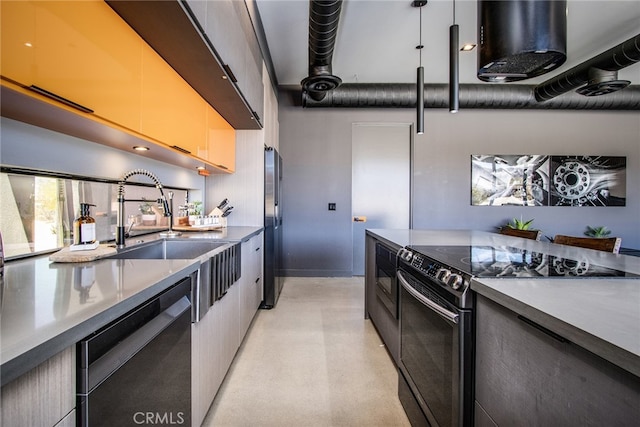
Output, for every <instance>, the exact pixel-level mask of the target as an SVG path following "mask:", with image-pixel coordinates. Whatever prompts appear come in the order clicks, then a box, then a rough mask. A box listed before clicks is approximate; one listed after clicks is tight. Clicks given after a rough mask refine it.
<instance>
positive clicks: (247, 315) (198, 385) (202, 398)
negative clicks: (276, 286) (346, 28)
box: [191, 233, 262, 426]
mask: <svg viewBox="0 0 640 427" xmlns="http://www.w3.org/2000/svg"><path fill="white" fill-rule="evenodd" d="M241 257H242V264H241V269H242V270H241V277H240V279H239V280H238V281H237V282H235V283H234V284H233V285H232V286H231V287H230V288H229V290H228V291H227V293H226V294H225V295H224V296H223V297H222V298H221V299H220V300H218V301H216V302H215V304H213V306H211V308H210V309H209V311H208V312H207V314H206V315H205V316H204V317H203V318H202V320H200V322H198V323H194V324H193V325H192V333H193V334H192V341H191V342H192V344H191V345H192V367H191V375H192V383H191V395H192V423H193V426H200V425H201V424H202V421H203V420H204V417H205V416H206V415H207V412H208V411H209V407H210V406H211V403H212V402H213V399H214V398H215V396H216V393H217V392H218V389H219V388H220V385H221V384H222V381H223V380H224V377H225V375H226V374H227V371H228V370H229V367H230V366H231V363H232V362H233V358H234V357H235V355H236V352H237V351H238V348H239V347H240V344H241V343H242V340H243V339H244V336H245V334H246V333H247V330H248V329H249V326H250V324H251V321H252V320H253V317H254V316H255V314H256V312H257V311H258V307H259V305H260V302H261V301H262V233H260V234H258V235H256V236H253V237H252V238H251V239H249V240H248V241H246V242H243V243H242V249H241Z"/></svg>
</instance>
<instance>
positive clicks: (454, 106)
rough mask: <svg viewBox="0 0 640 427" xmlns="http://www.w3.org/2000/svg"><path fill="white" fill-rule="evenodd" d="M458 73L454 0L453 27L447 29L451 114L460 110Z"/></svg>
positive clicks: (454, 3) (454, 7) (454, 6)
mask: <svg viewBox="0 0 640 427" xmlns="http://www.w3.org/2000/svg"><path fill="white" fill-rule="evenodd" d="M459 71H460V64H459V56H458V25H457V24H456V0H453V25H451V26H450V27H449V112H451V113H457V112H458V109H459V108H460V93H459V90H460V84H459Z"/></svg>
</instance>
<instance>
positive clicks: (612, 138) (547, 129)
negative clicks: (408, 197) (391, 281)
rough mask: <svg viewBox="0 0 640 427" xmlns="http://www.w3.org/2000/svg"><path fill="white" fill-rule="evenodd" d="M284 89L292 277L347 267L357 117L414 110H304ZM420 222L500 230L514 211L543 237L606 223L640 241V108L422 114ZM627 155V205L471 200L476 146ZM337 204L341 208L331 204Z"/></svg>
mask: <svg viewBox="0 0 640 427" xmlns="http://www.w3.org/2000/svg"><path fill="white" fill-rule="evenodd" d="M288 96H289V95H288V94H287V93H285V92H280V99H279V110H280V113H279V118H280V152H281V154H282V156H283V158H284V159H285V174H284V179H283V187H284V188H286V191H285V193H284V216H285V220H286V221H285V223H284V226H283V233H284V252H285V270H286V272H287V274H289V275H304V274H305V271H314V273H315V274H319V275H322V274H323V273H324V275H334V274H336V273H337V272H344V271H350V270H351V263H352V254H351V239H352V238H351V169H350V168H351V124H352V123H353V122H413V121H414V120H415V113H414V111H413V110H411V109H409V110H407V109H384V110H382V109H359V110H357V109H327V108H315V109H303V108H301V107H299V106H296V105H295V100H292V99H290V98H289V97H288ZM414 144H415V153H414V158H413V161H414V175H413V180H414V193H413V224H414V228H423V229H424V228H434V229H450V228H452V229H469V228H472V229H479V230H486V231H495V230H496V227H497V226H500V225H503V224H504V223H505V222H507V221H508V220H509V219H511V218H513V217H520V214H522V216H523V218H527V219H529V218H534V225H535V226H536V228H539V229H542V230H543V232H544V234H545V235H549V236H553V235H555V234H570V235H576V236H580V235H582V233H583V231H584V229H585V227H586V226H587V225H592V226H596V225H597V226H600V225H603V226H607V227H608V228H609V229H611V230H612V231H613V234H615V235H617V236H620V237H622V246H623V247H631V248H640V219H639V218H640V112H637V111H610V112H602V111H561V110H554V111H531V110H517V111H516V110H508V111H507V110H461V111H460V112H459V113H458V114H455V115H452V114H450V113H448V111H446V110H436V109H429V110H427V111H426V113H425V134H424V135H416V136H415V142H414ZM529 153H531V154H558V155H563V154H566V155H569V154H572V155H611V156H626V157H627V205H626V206H625V207H576V208H571V207H530V208H523V207H481V206H471V201H470V200H471V197H470V182H471V178H470V174H471V163H470V156H471V155H472V154H529ZM328 202H336V203H337V206H338V209H337V211H336V212H328V211H327V209H326V206H327V203H328Z"/></svg>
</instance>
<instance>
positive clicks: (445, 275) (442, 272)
mask: <svg viewBox="0 0 640 427" xmlns="http://www.w3.org/2000/svg"><path fill="white" fill-rule="evenodd" d="M450 275H451V272H450V271H449V270H447V269H446V268H439V269H438V271H437V272H436V279H438V280H442V281H443V282H445V283H447V280H448V279H449V276H450Z"/></svg>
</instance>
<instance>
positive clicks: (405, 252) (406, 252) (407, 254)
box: [398, 248, 413, 262]
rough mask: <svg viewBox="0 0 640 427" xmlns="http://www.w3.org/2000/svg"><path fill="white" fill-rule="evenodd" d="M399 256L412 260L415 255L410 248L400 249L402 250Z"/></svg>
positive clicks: (405, 259)
mask: <svg viewBox="0 0 640 427" xmlns="http://www.w3.org/2000/svg"><path fill="white" fill-rule="evenodd" d="M398 256H399V257H400V258H401V259H402V260H404V261H407V262H408V261H411V258H412V257H413V253H412V252H411V251H410V250H408V249H404V248H402V249H400V251H399V252H398Z"/></svg>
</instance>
